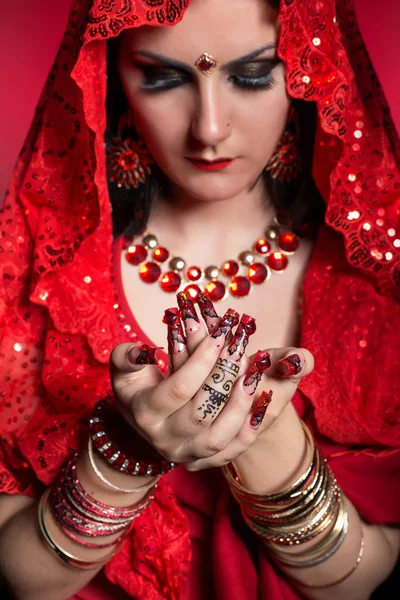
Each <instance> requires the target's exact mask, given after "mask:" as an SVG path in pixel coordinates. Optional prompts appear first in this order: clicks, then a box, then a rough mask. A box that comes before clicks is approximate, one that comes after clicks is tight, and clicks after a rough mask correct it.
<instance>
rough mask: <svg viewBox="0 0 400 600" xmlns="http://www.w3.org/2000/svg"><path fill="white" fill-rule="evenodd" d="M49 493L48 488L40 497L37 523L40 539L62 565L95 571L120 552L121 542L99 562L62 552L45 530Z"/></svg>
mask: <svg viewBox="0 0 400 600" xmlns="http://www.w3.org/2000/svg"><path fill="white" fill-rule="evenodd" d="M50 491H51V490H50V488H49V489H47V490H46V491H45V492H44V494H43V495H42V497H41V499H40V502H39V506H38V523H39V529H40V533H41V535H42V539H43V540H44V541H45V542H46V543H47V545H48V546H49V548H51V550H52V551H53V552H54V553H55V554H56V556H57V557H58V558H59V559H60V560H61V561H62V562H63V563H66V564H68V565H70V566H71V567H75V568H77V569H82V570H84V571H86V570H91V569H96V568H98V567H101V566H102V565H104V564H105V563H107V562H108V561H109V560H110V559H111V558H112V557H113V556H114V555H115V554H116V553H117V552H118V551H119V550H120V548H121V546H122V542H121V543H120V544H119V545H117V546H116V547H115V548H114V549H113V551H112V552H111V553H110V554H109V555H107V556H105V557H103V558H102V559H101V560H96V561H86V560H82V559H80V558H78V557H77V556H74V555H73V554H71V553H70V552H67V551H66V550H64V549H63V548H62V547H61V546H60V545H59V544H58V543H57V542H56V541H55V540H54V539H53V538H52V536H51V535H50V533H49V530H48V529H47V526H46V520H45V514H46V502H47V498H48V496H49V494H50Z"/></svg>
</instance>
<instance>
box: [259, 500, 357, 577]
mask: <svg viewBox="0 0 400 600" xmlns="http://www.w3.org/2000/svg"><path fill="white" fill-rule="evenodd" d="M348 525H349V521H348V512H347V508H346V504H345V501H344V497H343V496H342V498H341V506H340V510H339V514H338V518H337V519H336V523H335V526H334V528H333V529H332V531H331V532H330V534H329V535H328V536H327V537H326V538H325V539H324V540H323V541H322V542H321V543H320V544H318V546H316V547H315V548H311V549H309V550H305V551H303V552H298V553H297V552H296V553H289V552H284V551H283V550H275V549H272V548H271V550H272V551H273V552H274V554H275V556H276V557H277V559H278V561H279V562H280V563H282V564H284V565H286V566H289V567H292V568H297V569H306V568H310V567H315V566H317V565H319V564H321V563H323V562H325V561H326V560H328V559H329V558H330V557H331V556H333V555H334V554H335V553H336V552H337V551H338V550H339V548H340V546H341V545H342V543H343V542H344V539H345V537H346V535H347V531H348Z"/></svg>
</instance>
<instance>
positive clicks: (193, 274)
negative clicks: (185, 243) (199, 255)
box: [186, 267, 203, 281]
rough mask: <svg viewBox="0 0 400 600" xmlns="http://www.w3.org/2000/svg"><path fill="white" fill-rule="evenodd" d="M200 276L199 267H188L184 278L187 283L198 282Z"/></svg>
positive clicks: (201, 273)
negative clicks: (186, 279) (187, 280)
mask: <svg viewBox="0 0 400 600" xmlns="http://www.w3.org/2000/svg"><path fill="white" fill-rule="evenodd" d="M202 275H203V272H202V270H201V269H200V267H189V268H188V270H187V271H186V277H187V278H188V279H189V281H199V279H201V277H202Z"/></svg>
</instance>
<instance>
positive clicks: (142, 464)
mask: <svg viewBox="0 0 400 600" xmlns="http://www.w3.org/2000/svg"><path fill="white" fill-rule="evenodd" d="M139 465H140V466H139V473H138V475H146V471H147V466H148V465H147V463H145V462H144V461H143V460H141V461H139Z"/></svg>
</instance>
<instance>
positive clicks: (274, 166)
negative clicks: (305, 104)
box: [265, 106, 301, 182]
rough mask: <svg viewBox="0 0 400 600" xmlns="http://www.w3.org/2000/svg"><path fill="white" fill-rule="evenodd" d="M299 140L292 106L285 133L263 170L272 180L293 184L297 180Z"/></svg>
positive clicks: (297, 122)
mask: <svg viewBox="0 0 400 600" xmlns="http://www.w3.org/2000/svg"><path fill="white" fill-rule="evenodd" d="M299 140H300V124H299V117H298V114H297V112H296V110H295V109H294V108H293V106H292V107H291V108H290V110H289V116H288V121H287V124H286V128H285V131H284V132H283V134H282V137H281V139H280V141H279V144H278V147H277V148H276V150H275V152H274V153H273V155H272V156H271V158H270V159H269V162H268V164H267V166H266V168H265V169H266V171H268V172H269V173H270V175H271V177H272V179H279V181H281V182H284V181H286V182H293V181H295V180H296V179H297V177H298V175H299V172H300V171H301V163H300V155H299V148H298V144H299Z"/></svg>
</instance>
